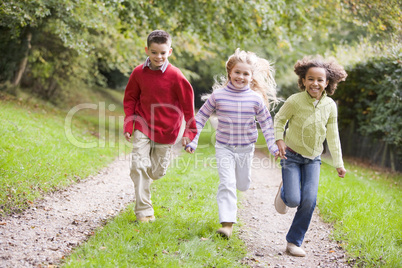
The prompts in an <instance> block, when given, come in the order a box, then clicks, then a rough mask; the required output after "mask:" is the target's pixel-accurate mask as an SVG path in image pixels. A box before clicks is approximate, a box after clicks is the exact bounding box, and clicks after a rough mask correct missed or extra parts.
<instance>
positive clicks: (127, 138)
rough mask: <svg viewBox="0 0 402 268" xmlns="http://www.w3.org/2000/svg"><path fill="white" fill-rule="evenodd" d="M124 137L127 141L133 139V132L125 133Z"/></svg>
mask: <svg viewBox="0 0 402 268" xmlns="http://www.w3.org/2000/svg"><path fill="white" fill-rule="evenodd" d="M124 138H126V140H127V141H131V134H130V133H129V132H126V133H124Z"/></svg>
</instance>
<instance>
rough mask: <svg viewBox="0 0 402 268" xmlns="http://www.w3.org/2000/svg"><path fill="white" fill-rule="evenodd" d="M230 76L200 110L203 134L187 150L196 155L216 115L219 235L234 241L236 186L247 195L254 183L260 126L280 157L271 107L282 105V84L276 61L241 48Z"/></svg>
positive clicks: (199, 126) (228, 66) (230, 64)
mask: <svg viewBox="0 0 402 268" xmlns="http://www.w3.org/2000/svg"><path fill="white" fill-rule="evenodd" d="M226 71H227V77H225V78H224V79H222V82H221V83H218V82H217V83H216V84H215V85H214V88H213V89H214V90H213V93H212V94H211V95H210V96H209V97H208V99H207V101H206V102H205V104H204V105H203V106H202V107H201V109H200V110H199V111H198V113H197V115H196V117H195V119H196V123H197V135H196V137H195V138H194V139H193V140H192V141H191V142H190V143H189V144H187V146H186V151H187V152H189V153H194V151H195V150H196V148H197V144H198V138H199V135H200V132H201V130H202V129H203V127H204V125H205V123H206V122H207V120H208V118H209V117H210V116H211V115H212V113H214V112H215V113H216V116H217V119H218V125H217V129H216V144H215V149H216V161H217V167H218V173H219V179H220V184H219V187H218V193H217V201H218V208H219V221H220V223H221V224H222V228H220V229H219V230H218V231H217V232H218V233H219V234H221V235H222V236H224V237H230V236H231V234H232V229H233V224H234V223H236V219H237V196H236V188H237V189H238V190H240V191H246V190H247V189H249V187H250V183H251V163H252V159H253V155H254V143H255V142H256V141H257V137H258V130H257V125H256V120H255V119H257V120H258V123H259V124H260V127H261V130H262V133H263V135H264V137H265V140H266V142H267V146H268V149H269V151H270V152H271V154H272V155H274V156H277V155H278V147H277V145H276V144H275V137H274V131H273V122H272V118H271V115H270V113H269V110H268V107H269V105H270V102H271V103H276V102H277V99H276V83H275V80H274V78H273V68H272V66H271V65H270V63H269V62H268V61H267V60H265V59H263V58H260V57H257V56H256V54H254V53H252V52H246V51H241V50H240V49H237V50H236V51H235V53H234V54H233V55H231V56H230V57H229V59H228V61H227V62H226Z"/></svg>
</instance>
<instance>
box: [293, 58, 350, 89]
mask: <svg viewBox="0 0 402 268" xmlns="http://www.w3.org/2000/svg"><path fill="white" fill-rule="evenodd" d="M312 67H318V68H323V69H324V70H325V73H326V74H327V80H328V81H329V82H328V86H327V87H326V88H325V91H326V92H327V94H328V95H333V94H334V93H335V90H336V87H337V85H338V83H339V82H341V81H345V79H346V77H347V76H348V74H347V73H346V71H345V69H344V68H343V67H342V66H341V65H339V64H338V63H337V62H336V61H335V60H332V59H331V60H324V59H323V58H322V57H321V56H316V57H311V56H306V57H304V58H303V59H302V60H298V61H297V62H296V64H295V66H294V71H295V73H296V74H297V76H299V80H298V81H297V84H298V86H299V88H300V89H301V90H302V91H304V90H305V89H306V87H305V86H304V85H303V80H302V79H303V78H304V79H305V78H306V74H307V72H308V70H309V69H310V68H312Z"/></svg>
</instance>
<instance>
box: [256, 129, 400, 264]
mask: <svg viewBox="0 0 402 268" xmlns="http://www.w3.org/2000/svg"><path fill="white" fill-rule="evenodd" d="M258 144H259V145H260V146H259V147H260V148H261V147H262V150H264V151H265V152H268V150H267V149H266V145H264V144H265V140H264V137H263V136H262V135H261V134H260V135H259V139H258ZM278 161H279V160H278ZM325 162H327V161H325V159H324V160H323V164H322V165H321V174H320V186H319V190H318V207H319V209H320V213H321V214H320V215H321V217H322V218H323V219H324V220H325V221H327V222H330V223H332V224H333V226H334V233H333V238H334V239H335V240H337V241H339V242H340V244H341V245H342V247H343V248H344V249H345V250H346V252H347V254H348V256H349V258H350V262H351V263H353V264H355V266H358V267H362V266H364V267H395V268H396V267H401V266H402V194H401V189H402V185H401V183H402V176H401V174H392V173H387V172H384V171H383V172H380V171H376V170H375V169H370V168H364V167H362V166H359V165H356V164H349V163H347V161H346V164H345V165H346V167H345V168H346V170H347V174H346V177H345V178H343V179H341V178H339V177H338V175H337V172H336V170H335V168H334V167H332V166H330V165H328V164H326V163H325Z"/></svg>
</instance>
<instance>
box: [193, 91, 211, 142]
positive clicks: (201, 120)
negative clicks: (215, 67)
mask: <svg viewBox="0 0 402 268" xmlns="http://www.w3.org/2000/svg"><path fill="white" fill-rule="evenodd" d="M215 108H216V102H215V95H214V93H212V94H211V96H210V97H209V98H208V100H207V101H206V102H205V103H204V105H202V107H201V109H200V110H199V111H198V113H197V115H196V116H195V121H196V125H197V135H196V136H195V138H194V139H193V140H192V141H191V142H190V143H189V144H188V145H187V146H188V147H191V148H192V149H193V150H196V149H197V146H198V139H199V137H200V134H201V131H202V129H203V128H204V126H205V123H206V122H207V121H208V119H209V117H210V116H211V115H212V113H213V112H214V111H215Z"/></svg>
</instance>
